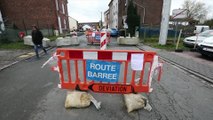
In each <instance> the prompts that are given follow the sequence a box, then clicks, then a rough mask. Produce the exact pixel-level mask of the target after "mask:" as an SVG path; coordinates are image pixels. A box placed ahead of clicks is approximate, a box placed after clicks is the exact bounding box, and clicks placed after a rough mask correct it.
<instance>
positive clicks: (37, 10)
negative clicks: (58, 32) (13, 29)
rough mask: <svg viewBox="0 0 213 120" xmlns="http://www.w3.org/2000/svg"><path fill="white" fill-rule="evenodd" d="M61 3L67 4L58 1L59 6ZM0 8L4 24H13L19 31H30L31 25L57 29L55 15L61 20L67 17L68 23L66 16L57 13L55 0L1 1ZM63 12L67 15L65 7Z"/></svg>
mask: <svg viewBox="0 0 213 120" xmlns="http://www.w3.org/2000/svg"><path fill="white" fill-rule="evenodd" d="M61 1H63V2H64V3H67V0H59V6H60V2H61ZM65 6H67V4H66V5H65ZM0 8H1V9H2V15H3V18H4V19H5V20H7V22H6V23H9V24H13V23H14V24H15V25H16V26H17V27H18V28H19V29H25V28H26V29H31V25H33V24H36V25H38V26H39V28H40V29H44V28H49V27H51V28H53V29H58V20H57V14H58V15H60V16H62V18H63V19H65V18H64V17H67V18H66V20H67V21H68V16H66V15H61V14H60V13H57V11H56V4H55V0H15V2H14V0H1V1H0ZM65 11H66V14H67V7H65ZM67 28H68V23H67Z"/></svg>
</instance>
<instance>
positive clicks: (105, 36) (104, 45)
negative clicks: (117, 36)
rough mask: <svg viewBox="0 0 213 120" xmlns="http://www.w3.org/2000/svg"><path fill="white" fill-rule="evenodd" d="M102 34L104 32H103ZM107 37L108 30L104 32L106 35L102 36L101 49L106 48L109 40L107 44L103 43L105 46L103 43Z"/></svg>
mask: <svg viewBox="0 0 213 120" xmlns="http://www.w3.org/2000/svg"><path fill="white" fill-rule="evenodd" d="M101 34H102V33H101ZM106 38H107V33H106V32H104V35H103V36H101V40H100V47H101V48H100V49H101V50H105V49H106V45H107V41H106V42H105V44H103V46H102V43H104V40H106Z"/></svg>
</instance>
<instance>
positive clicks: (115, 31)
mask: <svg viewBox="0 0 213 120" xmlns="http://www.w3.org/2000/svg"><path fill="white" fill-rule="evenodd" d="M118 35H119V32H118V30H117V29H115V28H111V29H110V36H116V37H117V36H118Z"/></svg>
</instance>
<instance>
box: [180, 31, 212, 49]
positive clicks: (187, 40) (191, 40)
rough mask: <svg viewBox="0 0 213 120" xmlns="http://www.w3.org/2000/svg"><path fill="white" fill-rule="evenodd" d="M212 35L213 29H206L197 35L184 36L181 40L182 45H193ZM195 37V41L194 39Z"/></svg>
mask: <svg viewBox="0 0 213 120" xmlns="http://www.w3.org/2000/svg"><path fill="white" fill-rule="evenodd" d="M211 36H213V30H206V31H204V32H201V33H199V34H198V36H191V37H186V38H185V39H184V40H183V45H184V46H186V47H194V44H195V42H196V44H199V43H201V42H203V40H204V39H206V38H208V37H211ZM196 39H197V41H196Z"/></svg>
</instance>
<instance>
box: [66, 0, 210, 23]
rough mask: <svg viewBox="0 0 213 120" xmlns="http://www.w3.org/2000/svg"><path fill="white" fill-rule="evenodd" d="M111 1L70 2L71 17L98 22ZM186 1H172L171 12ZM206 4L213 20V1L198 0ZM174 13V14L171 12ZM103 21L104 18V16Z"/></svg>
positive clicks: (85, 0)
mask: <svg viewBox="0 0 213 120" xmlns="http://www.w3.org/2000/svg"><path fill="white" fill-rule="evenodd" d="M110 1H111V0H68V13H69V16H71V17H72V18H74V19H76V20H77V21H78V22H98V21H99V20H100V19H101V12H102V14H103V13H104V12H105V11H106V10H107V9H108V4H109V2H110ZM183 1H184V0H172V3H171V11H172V10H173V9H178V8H181V7H182V4H183ZM196 1H201V2H204V3H205V4H206V6H207V7H208V8H209V15H208V17H211V18H213V0H196ZM171 13H172V12H171ZM102 20H104V17H103V16H102Z"/></svg>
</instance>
